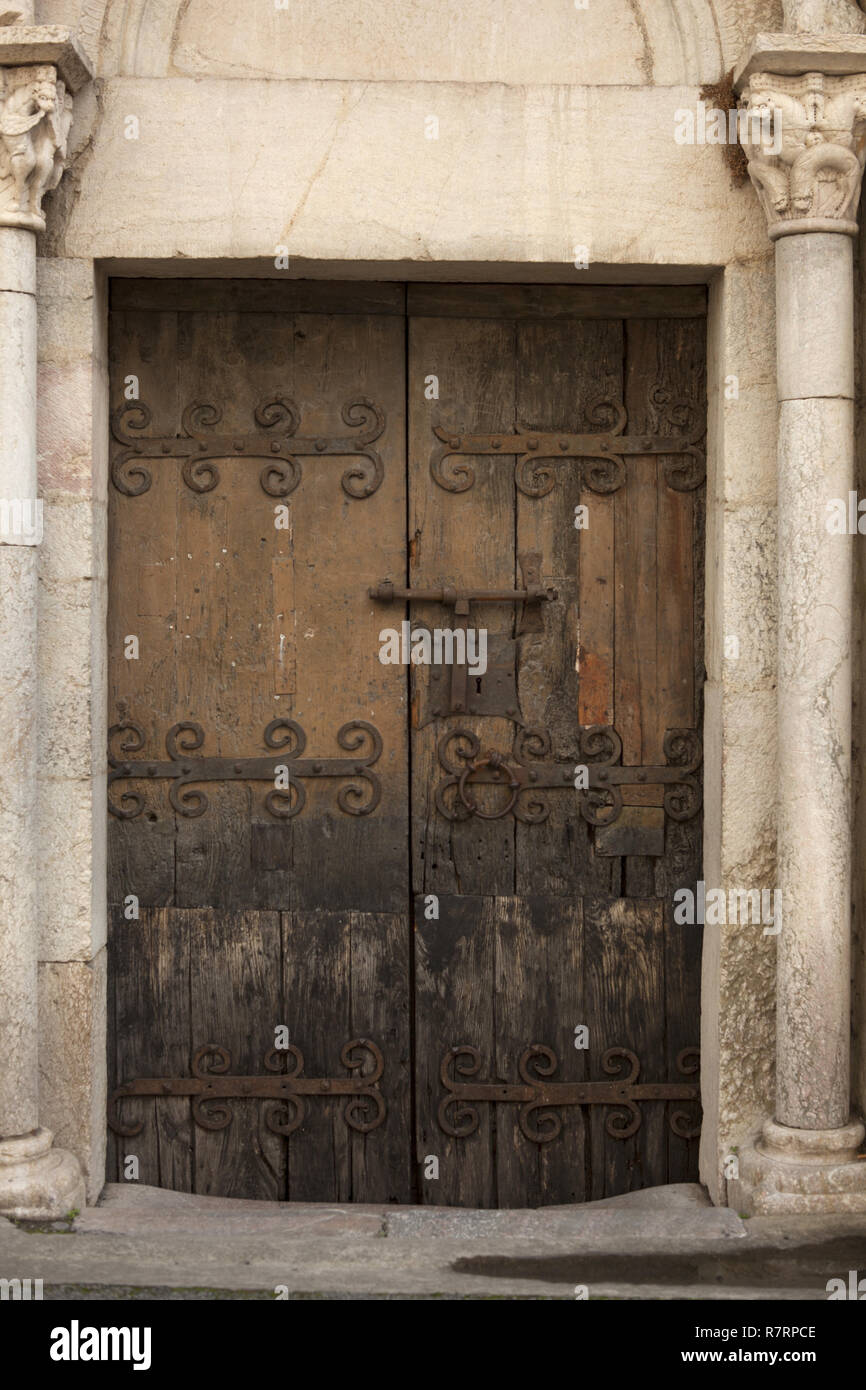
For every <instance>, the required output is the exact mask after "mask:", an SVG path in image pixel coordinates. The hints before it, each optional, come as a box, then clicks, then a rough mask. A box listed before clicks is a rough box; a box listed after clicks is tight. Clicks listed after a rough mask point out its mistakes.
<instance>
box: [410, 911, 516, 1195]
mask: <svg viewBox="0 0 866 1390" xmlns="http://www.w3.org/2000/svg"><path fill="white" fill-rule="evenodd" d="M496 930H497V913H496V905H495V902H494V901H492V900H491V899H489V898H485V899H478V898H477V897H470V896H468V895H467V896H461V897H457V896H454V895H451V894H447V895H446V894H442V895H440V896H439V917H438V920H432V919H431V920H428V919H427V918H426V917H425V915H424V898H423V897H418V898H416V900H415V1052H416V1059H417V1060H416V1068H417V1071H416V1080H415V1104H416V1113H417V1120H416V1144H417V1149H416V1161H417V1163H418V1165H419V1170H420V1171H421V1173H422V1175H423V1171H424V1167H425V1162H426V1160H427V1159H428V1158H431V1157H432V1158H436V1159H438V1163H439V1177H438V1179H437V1180H435V1181H432V1180H426V1179H424V1177H423V1176H422V1178H421V1191H420V1197H421V1201H422V1202H424V1203H429V1204H430V1205H433V1206H461V1207H490V1206H494V1205H495V1201H496V1195H495V1194H496V1189H495V1177H494V1157H493V1152H494V1151H493V1145H494V1129H495V1119H494V1117H493V1115H492V1114H491V1110H492V1108H493V1107H491V1106H489V1105H482V1104H479V1105H478V1106H477V1107H476V1111H477V1121H478V1122H477V1125H476V1127H475V1128H474V1129H473V1131H472V1132H471V1133H469V1134H466V1135H465V1137H460V1136H452V1135H449V1134H448V1133H447V1132H446V1131H445V1130H443V1128H442V1125H441V1123H440V1117H439V1106H440V1103H441V1102H442V1101H443V1100H445V1099H446V1098H447V1091H446V1089H445V1087H444V1086H443V1084H442V1080H441V1076H440V1068H441V1066H442V1063H443V1059H444V1058H445V1057H446V1056H447V1054H448V1053H449V1052H450V1049H452V1048H460V1047H464V1046H465V1047H470V1048H475V1049H477V1051H478V1053H479V1054H480V1066H479V1069H478V1071H477V1072H476V1078H477V1079H479V1080H487V1079H488V1078H489V1076H490V1069H491V1067H492V1066H493V1059H494V1055H495V1045H496V1044H495V1024H494V1003H493V984H494V978H495V941H496ZM458 1060H464V1061H465V1059H458ZM449 1071H450V1075H451V1077H452V1079H453V1080H454V1081H457V1082H458V1083H459V1082H461V1081H466V1080H470V1079H472V1078H470V1077H468V1076H466V1075H461V1074H460V1073H459V1072H455V1070H454V1060H453V1059H452V1061H451V1063H450V1068H449ZM445 1119H446V1123H448V1124H449V1125H451V1127H452V1128H458V1129H459V1128H461V1127H462V1124H463V1122H464V1121H465V1119H466V1106H465V1105H464V1104H463V1103H462V1102H454V1103H452V1104H451V1105H450V1106H449V1107H448V1109H447V1111H446V1113H445Z"/></svg>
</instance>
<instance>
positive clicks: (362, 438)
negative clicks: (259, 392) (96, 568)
mask: <svg viewBox="0 0 866 1390" xmlns="http://www.w3.org/2000/svg"><path fill="white" fill-rule="evenodd" d="M341 414H342V416H343V420H344V422H345V424H347V425H351V426H353V427H355V428H356V429H357V433H356V434H353V435H348V436H338V437H336V438H333V437H328V436H325V435H316V436H311V437H310V438H308V439H304V438H302V437H301V436H300V435H298V434H296V430H297V429H298V427H299V425H300V423H301V412H300V410H299V409H298V407H297V405H295V402H294V401H292V400H289V398H288V397H287V396H275V397H273V398H272V399H270V400H266V401H262V402H261V404H260V405H258V406H256V408H255V411H254V418H255V422H256V424H257V425H258V429H257V430H255V431H253V432H244V431H242V430H241V431H234V432H232V433H231V434H229V433H225V434H217V433H215V426H216V425H218V424H219V423H220V421H221V420H222V410H221V409H220V407H219V406H218V405H210V404H208V403H206V402H202V401H195V402H193V404H192V405H188V406H187V407H186V409H185V410H184V412H183V414H182V416H181V430H182V431H183V432H182V433H178V434H176V435H167V436H166V435H159V436H153V435H146V434H142V433H141V431H142V430H146V429H147V427H148V425H149V424H150V422H151V419H152V415H151V411H150V407H149V406H147V405H145V403H144V402H143V401H131V402H128V403H127V404H126V405H124V406H121V408H120V409H119V410H116V411H115V412H114V414H113V415H112V417H111V433H112V434H113V435H114V438H115V439H116V440H117V442H118V444H122V445H124V451H123V453H120V454H118V455H117V457H116V458H115V459H114V461H113V463H112V465H111V481H112V482H113V484H114V486H115V487H116V488H117V490H118V492H122V493H125V495H126V496H127V497H140V496H141V494H142V493H143V492H147V491H148V490H149V488H150V485H151V482H152V478H151V473H150V469H149V468H145V467H144V464H143V463H142V462H141V460H142V459H160V458H162V459H183V460H184V464H183V468H182V469H181V472H182V474H183V480H184V482H185V483H186V485H187V487H188V488H190V489H191V490H192V491H193V492H210V491H211V490H212V489H213V488H215V487H216V486H217V485H218V483H219V480H220V475H219V470H218V468H217V467H216V465H215V464H214V462H213V460H214V459H231V458H254V459H257V460H258V461H259V462H261V463H264V465H265V466H264V468H263V469H262V471H261V474H260V475H259V481H260V483H261V486H262V491H263V492H266V493H267V494H268V496H269V497H288V495H289V493H290V492H294V490H295V488H296V487H297V486H298V483H299V482H300V481H301V465H300V464H299V463H298V459H299V458H322V457H324V456H327V455H332V456H333V455H337V456H339V457H343V458H345V457H346V456H347V455H350V454H351V455H355V456H357V461H356V463H355V464H354V465H353V466H352V467H351V468H347V469H346V471H345V473H344V474H343V476H342V478H341V485H342V488H343V491H344V492H345V493H346V494H347V496H349V497H356V498H364V497H370V496H371V495H372V494H373V493H374V492H375V491H376V490H377V488H378V487H379V485H380V484H381V482H382V479H383V477H384V476H385V472H384V468H383V465H382V460H381V458H380V457H379V454H378V453H377V451H376V450H375V449H373V448H371V445H372V444H373V441H374V440H376V439H378V438H379V436H380V435H381V434H383V433H384V431H385V423H386V420H385V412H384V411H383V410H380V409H379V407H378V406H377V405H375V404H374V403H373V401H369V400H367V398H366V396H361V397H359V398H358V400H355V401H350V402H349V403H348V405H344V406H343V409H342V412H341ZM362 459H364V460H366V462H361V460H362Z"/></svg>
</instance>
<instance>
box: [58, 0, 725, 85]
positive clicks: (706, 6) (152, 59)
mask: <svg viewBox="0 0 866 1390" xmlns="http://www.w3.org/2000/svg"><path fill="white" fill-rule="evenodd" d="M80 3H81V11H82V22H83V17H84V14H85V12H88V28H89V29H90V30H91V31H92V30H94V29H96V28H97V23H96V22H95V21H96V20H97V17H98V29H99V33H100V35H101V45H102V48H103V51H105V50H108V52H110V54H111V57H110V58H109V61H108V64H107V66H108V68H109V70H112V71H118V70H119V71H121V72H124V73H127V74H128V75H130V76H138V77H157V76H165V75H166V74H168V73H170V72H172V70H173V54H174V51H175V46H176V43H177V40H178V36H179V34H180V32H181V27H182V25H183V23H184V19H185V17H186V15H187V13H188V11H189V10H190V9H191V7H192V6H194V5H195V0H80ZM627 3H628V6H629V8H630V9H631V11H632V13H633V16H634V22H635V26H636V28H637V29H638V31H639V33H640V36H641V39H642V48H643V53H642V57H641V59H640V66H641V68H642V70H643V73H644V76H645V80H646V82H647V84H648V85H650V84H657V85H662V86H666V85H693V84H695V83H700V82H706V81H716V80H717V79H718V77H719V76H720V74H721V72H722V71H725V70H726V69H727V68H728V67H730V66H732V65H733V63H734V62H735V60H736V57H737V56H738V53H739V51H740V50H741V49H742V47H743V45H744V44H745V42H746V40H747V39H748V37H749V34H748V33H747V32H745V30H747V29H748V28H749V24H748V21H747V20H744V18H743V15H742V12H740V14H739V15H737V13H736V10H737V6H736V5H731V4H730V3H728V0H627ZM95 47H96V45H95V44H94V49H95ZM528 80H530V81H531V75H529V78H528Z"/></svg>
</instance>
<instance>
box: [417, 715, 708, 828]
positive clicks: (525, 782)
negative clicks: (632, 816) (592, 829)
mask: <svg viewBox="0 0 866 1390" xmlns="http://www.w3.org/2000/svg"><path fill="white" fill-rule="evenodd" d="M579 736H580V754H579V757H578V758H577V759H575V760H573V761H572V760H570V761H569V762H568V763H566V764H564V763H561V762H550V761H541V760H543V759H549V756H550V737H549V735H548V734H547V733H545V732H544V731H543V730H539V729H519V730H518V731H517V734H516V735H515V739H514V747H513V750H512V754H511V758H510V759H509V757H508V756H507V755H506V754H504V753H500V752H497V751H496V750H495V749H490V750H489V751H487V752H486V753H485V754H484V755H483V756H482V753H481V742H480V740H479V739H478V737H477V736H476V735H475V734H473V733H471V732H470V731H469V730H468V729H452V730H450V731H449V732H448V733H447V734H445V735H444V737H443V738H441V739H440V741H439V762H440V764H441V766H442V767H443V768H444V769H445V771H446V772H448V773H449V774H450V775H449V776H448V777H447V778H446V779H445V780H444V781H443V782H440V783H439V786H438V787H437V788H436V805H437V807H438V809H439V811H440V812H441V813H442V815H443V816H445V817H447V819H448V820H466V819H468V818H469V817H470V816H478V817H480V819H482V820H500V819H501V818H502V817H503V816H507V815H508V814H509V813H513V815H514V816H515V817H516V818H517V819H518V820H520V821H524V822H526V823H527V824H531V825H537V824H539V823H540V822H541V821H545V820H547V817H548V816H549V815H550V806H549V805H548V803H547V801H546V800H545V799H544V798H543V797H540V796H538V795H537V793H538V792H539V791H542V790H548V791H563V790H566V789H568V790H570V791H571V792H572V794H574V795H576V796H577V798H578V804H579V806H580V812H581V815H582V816H583V818H584V820H587V821H589V823H590V825H598V826H604V825H612V824H613V822H614V821H615V820H617V819H618V817H619V815H620V813H621V812H622V808H623V799H622V792H621V791H620V787H623V786H648V787H650V786H661V785H663V786H665V787H666V790H665V793H664V808H665V811H666V812H667V814H668V815H669V816H670V817H671V819H672V820H676V821H686V820H691V818H692V817H693V816H695V815H697V813H698V811H699V810H700V808H701V786H700V782H699V780H698V778H697V777H695V776H694V773H695V772H696V771H697V769H698V768H699V767H700V765H701V757H702V753H701V742H700V738H699V737H698V734H697V732H696V731H695V730H694V729H669V730H668V731H667V733H666V734H665V737H664V751H665V757H666V758H667V764H666V766H664V767H623V766H622V761H621V760H622V740H621V738H620V736H619V734H618V733H617V732H616V730H615V729H614V728H612V727H610V726H609V725H603V724H597V725H590V726H588V727H585V728H582V729H580V730H579ZM578 765H579V766H580V767H582V768H585V770H586V776H585V780H586V782H587V784H588V785H587V786H586V787H583V786H580V785H578V784H577V783H578V779H577V777H576V771H577V766H578ZM580 780H583V779H580ZM484 783H489V784H492V785H494V786H499V787H502V789H503V791H506V792H507V794H508V795H507V799H506V800H505V801H504V802H503V804H502V805H501V806H499V807H497V808H496V809H495V810H492V811H483V810H482V809H481V808H480V806H479V805H478V802H477V801H476V799H475V797H474V795H473V793H472V787H473V786H475V785H478V784H484Z"/></svg>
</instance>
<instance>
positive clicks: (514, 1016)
mask: <svg viewBox="0 0 866 1390" xmlns="http://www.w3.org/2000/svg"><path fill="white" fill-rule="evenodd" d="M429 910H430V907H429V899H427V900H426V901H425V899H424V898H419V899H418V901H417V904H416V959H417V974H416V1040H417V1041H416V1046H417V1053H418V1086H417V1108H418V1132H417V1142H418V1153H417V1157H418V1162H419V1165H420V1167H421V1169H422V1171H426V1172H428V1173H433V1172H435V1173H437V1174H438V1177H437V1178H428V1179H427V1180H426V1182H425V1189H424V1193H425V1200H427V1201H433V1202H442V1203H448V1204H453V1205H460V1206H465V1205H469V1206H503V1207H508V1206H521V1205H528V1206H536V1205H541V1204H542V1203H557V1202H582V1201H589V1200H592V1199H594V1198H599V1197H607V1196H610V1195H611V1194H613V1193H618V1192H622V1191H627V1190H630V1189H632V1188H636V1187H643V1186H647V1185H650V1184H652V1183H654V1182H658V1181H659V1180H661V1179H663V1177H664V1176H666V1175H667V1174H669V1173H675V1174H677V1177H679V1175H680V1174H683V1175H684V1174H685V1173H686V1172H688V1171H689V1170H690V1168H691V1165H692V1163H693V1161H694V1158H695V1143H696V1139H697V1135H698V1125H699V1104H698V1102H699V1090H698V1085H697V1076H696V1071H697V1057H696V1053H695V1049H693V1048H691V1049H681V1050H680V1052H679V1053H678V1054H677V1055H676V1056H671V1055H670V1052H669V1049H668V1046H667V1037H666V1026H665V1018H666V1013H667V1012H668V1009H669V1001H667V1000H666V991H665V959H666V934H665V932H664V930H663V925H662V914H661V909H660V907H659V905H658V904H657V903H655V902H651V901H641V900H637V899H631V900H627V899H626V900H622V901H618V902H610V901H604V900H602V899H598V900H593V899H587V900H585V901H584V902H581V901H576V902H568V901H566V900H564V899H562V898H516V897H497V898H492V897H491V898H472V897H451V896H442V897H440V898H439V899H438V913H439V916H438V920H428V918H427V917H426V916H425V912H429ZM433 1158H435V1159H436V1160H437V1163H436V1164H435V1165H432V1164H431V1162H430V1160H431V1159H433ZM672 1180H677V1179H676V1178H673V1179H672Z"/></svg>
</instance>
